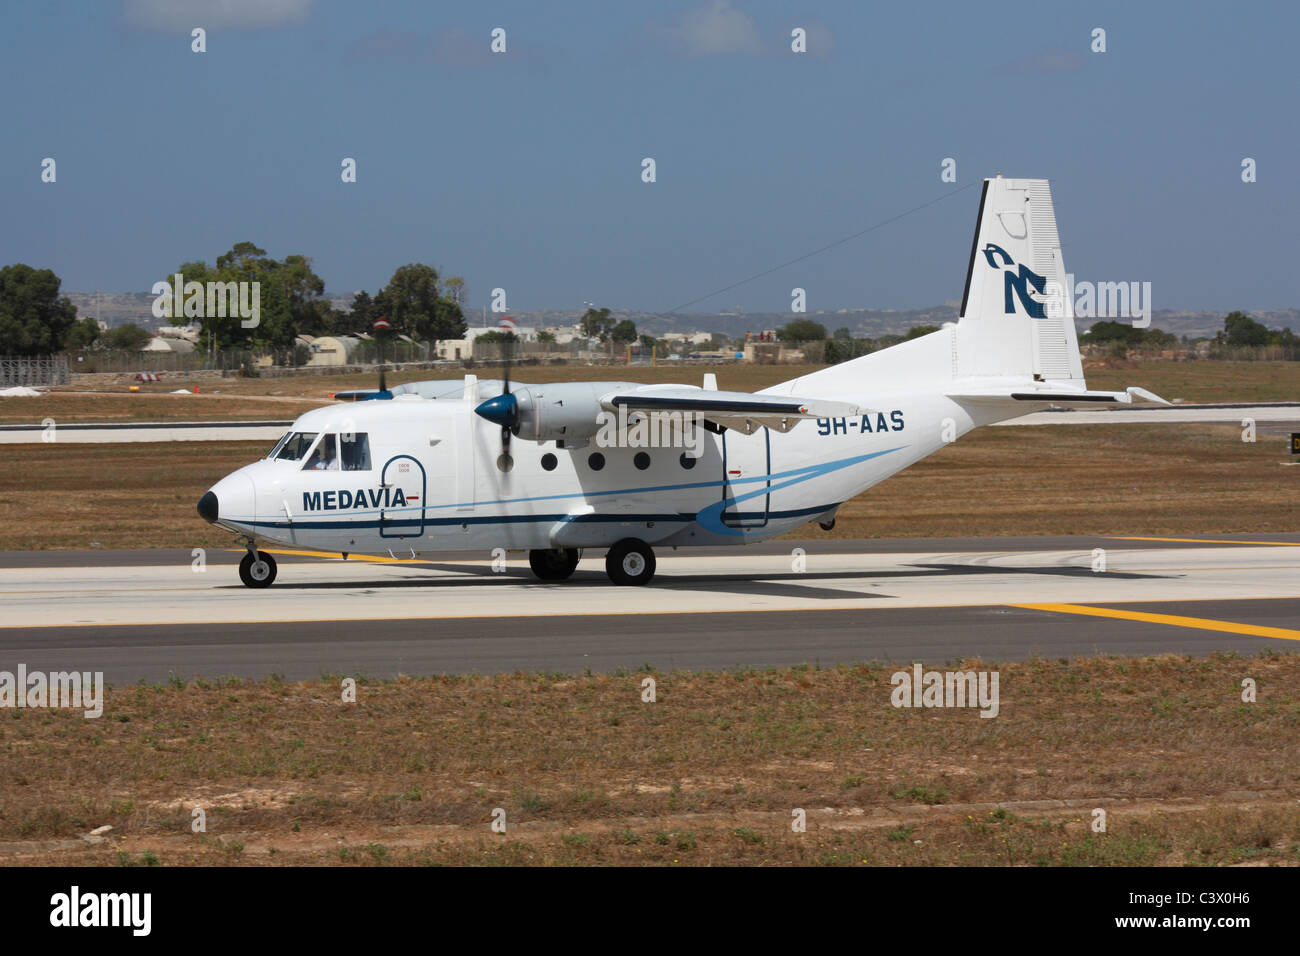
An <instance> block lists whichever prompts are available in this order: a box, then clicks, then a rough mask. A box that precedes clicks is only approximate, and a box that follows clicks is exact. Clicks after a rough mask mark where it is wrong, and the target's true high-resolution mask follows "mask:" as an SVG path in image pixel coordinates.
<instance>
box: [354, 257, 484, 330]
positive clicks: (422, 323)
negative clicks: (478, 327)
mask: <svg viewBox="0 0 1300 956" xmlns="http://www.w3.org/2000/svg"><path fill="white" fill-rule="evenodd" d="M375 307H376V309H377V311H378V313H379V314H380V315H382V316H384V318H386V319H388V321H389V322H390V323H392V326H393V331H394V332H395V333H404V334H406V335H410V336H412V337H418V338H422V339H428V340H439V339H459V338H464V336H465V316H464V314H463V313H462V312H461V309H460V306H459V305H458V304H457V303H456V302H455V301H453V300H452V299H448V298H444V297H443V296H442V295H441V294H440V290H439V287H438V271H437V270H436V269H434V268H433V266H430V265H425V264H424V263H416V262H413V263H410V264H408V265H404V266H401V267H400V268H398V269H397V271H396V272H394V273H393V277H392V278H391V279H390V280H388V285H386V286H384V288H383V289H381V290H380V291H379V293H378V294H377V295H376V296H375Z"/></svg>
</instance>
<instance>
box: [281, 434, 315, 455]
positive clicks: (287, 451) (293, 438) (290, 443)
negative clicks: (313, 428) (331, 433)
mask: <svg viewBox="0 0 1300 956" xmlns="http://www.w3.org/2000/svg"><path fill="white" fill-rule="evenodd" d="M318 434H319V432H294V433H293V434H291V435H289V436H287V437H286V438H284V439H283V440H281V442H280V446H279V448H280V450H279V451H278V452H277V453H276V456H275V457H276V460H277V461H299V460H300V459H301V458H302V456H303V455H305V454H307V451H308V450H309V449H310V448H311V446H312V442H314V441H315V440H316V436H317V435H318Z"/></svg>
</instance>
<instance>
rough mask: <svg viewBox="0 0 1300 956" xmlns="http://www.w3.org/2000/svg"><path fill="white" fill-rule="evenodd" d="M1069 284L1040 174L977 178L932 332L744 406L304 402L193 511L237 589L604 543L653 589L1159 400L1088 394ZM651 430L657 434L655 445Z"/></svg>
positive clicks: (542, 559) (719, 396) (612, 560)
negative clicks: (361, 559) (911, 484)
mask: <svg viewBox="0 0 1300 956" xmlns="http://www.w3.org/2000/svg"><path fill="white" fill-rule="evenodd" d="M1064 288H1065V268H1064V266H1063V265H1062V262H1061V243H1060V239H1059V238H1058V236H1057V230H1056V216H1055V213H1054V212H1053V208H1052V194H1051V189H1050V187H1049V186H1048V183H1047V181H1046V180H1041V179H1003V178H1002V177H1001V176H999V177H997V178H996V179H987V180H985V181H984V190H983V194H982V196H981V198H980V211H979V215H978V217H977V220H976V229H975V239H974V242H973V244H972V246H971V253H970V264H969V266H968V269H967V273H966V288H965V292H964V294H963V297H962V307H961V315H960V319H959V321H957V322H956V323H948V324H946V325H945V326H944V327H943V328H942V329H940V330H939V331H937V332H931V333H930V334H928V335H924V336H921V337H919V338H916V339H913V340H910V341H907V342H903V343H900V344H898V345H895V346H893V347H892V348H888V349H883V350H881V351H879V352H874V353H872V354H870V355H866V356H863V357H862V358H857V359H853V360H852V361H849V362H844V363H842V364H839V365H834V366H831V367H830V368H826V369H822V370H821V371H818V372H814V373H812V374H810V375H804V376H801V377H799V378H796V379H792V380H790V381H788V382H783V383H782V384H780V385H774V386H772V387H771V388H767V389H764V390H763V391H761V392H757V393H753V394H750V393H739V392H724V391H718V390H717V386H716V384H715V382H714V380H713V376H711V375H709V376H706V377H705V382H704V387H703V388H699V387H696V386H690V385H638V384H634V383H629V382H563V383H556V384H548V385H520V386H517V387H516V388H514V389H513V390H512V389H511V387H510V383H509V372H508V371H507V373H506V376H507V377H506V379H505V381H500V382H496V381H493V382H488V381H484V382H479V381H477V380H476V379H475V377H474V376H472V375H470V376H466V377H465V378H464V380H463V381H462V380H451V381H446V380H444V381H429V382H416V383H411V384H407V385H402V386H398V387H396V388H394V389H392V391H391V392H389V391H388V390H386V389H384V388H383V384H382V382H381V385H380V391H379V392H378V393H376V394H372V395H369V396H367V397H369V398H378V399H390V400H380V401H365V402H360V403H357V404H353V405H331V406H329V407H326V408H318V409H315V410H313V411H310V412H307V413H306V414H304V415H302V416H301V417H300V418H298V420H297V421H296V422H294V424H293V428H292V430H291V431H290V432H289V433H288V434H287V435H285V436H284V438H282V439H281V440H280V442H279V444H277V445H276V446H275V448H274V449H272V451H271V453H270V454H269V455H267V456H266V458H264V459H263V460H261V461H258V462H255V463H253V464H251V465H248V466H246V467H244V468H241V469H239V470H238V471H236V472H234V473H233V474H231V475H229V476H227V477H225V478H223V479H221V481H219V482H217V483H216V484H215V485H214V486H213V487H212V489H211V490H210V491H208V492H207V493H206V494H204V495H203V497H202V498H201V499H200V500H199V504H198V510H199V514H200V516H202V517H203V518H204V519H206V520H207V521H209V522H212V523H214V524H217V525H219V526H221V527H223V528H225V529H227V530H229V531H231V532H233V533H234V534H236V535H238V536H239V537H240V539H242V543H243V544H244V546H245V547H246V548H247V549H248V554H247V555H245V557H244V559H243V561H242V563H241V564H240V568H239V573H240V578H241V579H242V580H243V582H244V584H246V585H248V586H249V587H267V586H268V585H270V584H271V582H272V581H274V580H275V575H276V565H275V559H274V558H273V557H272V556H271V555H270V554H268V553H266V552H265V551H260V550H258V546H259V545H260V544H263V543H271V544H276V545H282V546H289V547H294V548H309V549H313V550H318V551H328V552H339V553H341V554H342V555H343V557H345V558H346V557H347V556H348V554H349V553H371V554H389V555H395V554H396V552H399V551H400V552H402V553H406V552H409V553H410V555H411V557H416V556H417V555H419V554H420V553H422V552H440V551H488V550H490V549H496V548H504V549H507V550H527V551H528V552H529V561H530V564H531V566H532V569H533V571H534V573H535V574H536V575H537V576H538V577H539V578H541V579H542V580H547V581H554V580H562V579H564V578H567V577H568V576H569V575H570V574H572V573H573V571H574V568H575V567H576V566H577V564H578V559H579V556H580V554H581V552H582V551H583V550H584V549H591V548H596V549H602V550H605V551H606V557H605V569H606V571H607V573H608V574H609V577H610V579H611V580H612V581H614V582H615V583H617V584H645V583H647V582H648V581H649V580H650V579H651V577H652V576H653V575H654V572H655V557H654V551H653V549H654V548H656V547H658V548H679V547H691V546H699V545H710V546H716V545H721V544H736V545H741V544H745V543H747V542H751V541H758V540H762V539H764V538H770V537H773V536H775V535H779V534H784V533H785V532H787V531H790V530H791V529H793V528H796V527H798V526H799V525H801V524H804V523H806V522H808V521H817V522H819V523H820V524H821V526H822V527H823V528H824V529H827V530H829V529H830V528H831V527H832V526H833V525H834V522H835V513H836V509H838V508H839V507H840V505H842V504H843V503H844V502H845V501H847V500H848V499H850V498H852V497H854V496H855V495H858V494H861V493H862V492H863V491H865V490H866V489H868V488H870V487H871V486H872V485H875V484H876V483H878V482H880V481H883V480H884V479H886V478H888V477H889V476H890V475H893V474H895V473H897V472H899V471H902V470H903V469H904V468H906V467H908V466H909V465H911V464H914V463H915V462H918V461H920V460H921V459H922V458H924V457H926V456H927V455H930V454H932V453H933V452H936V451H938V450H939V449H940V448H942V447H943V446H944V445H945V444H946V443H948V442H950V441H954V440H955V439H957V438H959V437H960V436H962V435H964V434H966V433H967V432H969V431H970V430H971V429H973V428H976V427H978V426H980V425H989V424H992V423H993V422H998V421H1003V420H1005V419H1009V418H1015V417H1018V416H1020V415H1024V414H1027V413H1028V412H1032V411H1037V410H1040V409H1044V408H1047V407H1049V406H1054V405H1064V406H1069V405H1074V404H1076V403H1086V404H1087V405H1096V404H1102V405H1106V404H1129V403H1131V402H1133V401H1134V399H1138V400H1141V401H1151V402H1160V403H1163V404H1168V403H1166V402H1164V400H1163V399H1160V398H1158V397H1157V396H1155V395H1152V394H1151V393H1150V392H1147V391H1145V390H1143V389H1140V388H1129V389H1128V390H1127V391H1124V392H1098V391H1089V390H1088V387H1087V385H1086V384H1085V382H1084V379H1083V370H1082V366H1081V363H1080V359H1079V348H1078V343H1077V341H1076V338H1075V329H1074V321H1073V316H1072V314H1071V311H1070V303H1069V302H1068V301H1066V300H1065V297H1064V296H1063V290H1064ZM656 422H658V423H659V425H660V426H661V427H660V431H661V432H662V431H664V430H667V431H668V432H669V441H668V442H663V441H660V442H658V447H655V445H656V443H655V442H654V441H653V439H654V437H655V436H654V435H653V434H651V433H652V432H653V429H651V428H650V427H649V426H651V425H654V424H655V423H656ZM665 425H667V426H678V427H669V428H667V429H664V428H663V427H662V426H665ZM701 425H702V427H701ZM647 436H649V440H647ZM660 437H662V435H661V436H660ZM512 438H513V439H514V441H513V442H512ZM647 445H648V446H649V447H647ZM665 445H668V447H664V446H665Z"/></svg>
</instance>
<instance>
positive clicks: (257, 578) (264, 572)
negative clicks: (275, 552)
mask: <svg viewBox="0 0 1300 956" xmlns="http://www.w3.org/2000/svg"><path fill="white" fill-rule="evenodd" d="M275 570H276V569H275V558H273V557H271V556H270V555H269V554H267V553H266V552H265V551H255V550H253V548H252V547H251V546H250V547H249V549H248V553H247V554H246V555H244V558H243V560H242V561H240V562H239V580H241V581H243V582H244V586H245V587H250V588H269V587H270V586H271V582H272V581H274V580H275Z"/></svg>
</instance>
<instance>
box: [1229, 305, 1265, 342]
mask: <svg viewBox="0 0 1300 956" xmlns="http://www.w3.org/2000/svg"><path fill="white" fill-rule="evenodd" d="M1219 338H1220V340H1221V341H1222V342H1223V344H1225V345H1230V346H1259V345H1268V344H1269V339H1270V338H1272V336H1271V335H1270V334H1269V331H1268V327H1267V326H1264V325H1261V324H1260V323H1258V322H1256V321H1255V320H1254V319H1252V318H1251V317H1250V316H1248V315H1247V314H1246V313H1244V312H1229V313H1228V314H1227V315H1226V316H1224V318H1223V331H1222V332H1220V333H1219Z"/></svg>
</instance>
